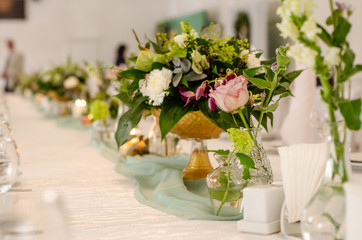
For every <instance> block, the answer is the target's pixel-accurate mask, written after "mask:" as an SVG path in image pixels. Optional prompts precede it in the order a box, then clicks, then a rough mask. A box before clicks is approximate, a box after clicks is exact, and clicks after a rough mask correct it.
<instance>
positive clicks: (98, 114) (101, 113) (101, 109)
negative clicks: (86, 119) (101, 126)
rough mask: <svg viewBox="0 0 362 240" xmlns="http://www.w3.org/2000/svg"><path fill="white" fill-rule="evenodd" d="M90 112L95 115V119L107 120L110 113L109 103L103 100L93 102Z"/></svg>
mask: <svg viewBox="0 0 362 240" xmlns="http://www.w3.org/2000/svg"><path fill="white" fill-rule="evenodd" d="M89 112H90V113H91V114H92V115H93V119H94V120H106V119H107V118H108V117H109V115H110V112H109V107H108V104H107V103H106V102H105V101H102V100H95V101H94V102H92V103H91V105H90V106H89Z"/></svg>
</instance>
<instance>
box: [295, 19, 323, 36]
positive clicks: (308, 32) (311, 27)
mask: <svg viewBox="0 0 362 240" xmlns="http://www.w3.org/2000/svg"><path fill="white" fill-rule="evenodd" d="M300 30H301V31H302V32H303V33H304V34H305V36H306V37H307V38H308V39H309V40H312V41H315V40H316V36H317V34H319V33H321V32H322V30H321V29H320V28H318V27H317V23H316V20H315V16H311V17H309V18H308V19H307V21H305V22H304V23H303V26H302V27H301V29H300Z"/></svg>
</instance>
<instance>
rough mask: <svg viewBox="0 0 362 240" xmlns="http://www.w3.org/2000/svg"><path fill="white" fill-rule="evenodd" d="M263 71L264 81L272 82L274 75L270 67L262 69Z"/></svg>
mask: <svg viewBox="0 0 362 240" xmlns="http://www.w3.org/2000/svg"><path fill="white" fill-rule="evenodd" d="M264 71H265V79H266V80H268V81H269V82H273V80H274V75H275V73H274V71H273V70H272V69H271V68H270V67H264Z"/></svg>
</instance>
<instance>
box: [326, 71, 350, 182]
mask: <svg viewBox="0 0 362 240" xmlns="http://www.w3.org/2000/svg"><path fill="white" fill-rule="evenodd" d="M321 83H322V85H323V89H324V99H326V103H327V105H328V114H329V118H330V133H331V135H332V137H333V144H334V147H335V153H336V161H337V162H336V163H337V166H338V167H337V169H334V173H333V177H334V175H335V174H339V175H340V177H341V180H342V183H344V182H347V181H348V177H347V172H346V167H345V164H344V160H345V159H344V143H345V140H344V139H343V140H340V136H339V133H338V125H337V121H336V116H335V113H334V111H335V108H334V103H333V96H332V87H331V85H330V84H329V78H328V76H325V75H321ZM336 84H337V83H336Z"/></svg>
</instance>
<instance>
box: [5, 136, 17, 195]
mask: <svg viewBox="0 0 362 240" xmlns="http://www.w3.org/2000/svg"><path fill="white" fill-rule="evenodd" d="M18 167H19V155H18V152H17V147H16V144H15V142H14V141H13V140H11V139H7V138H4V137H0V193H4V192H7V191H8V190H9V189H10V188H11V187H12V186H13V184H14V183H15V180H16V177H17V174H18Z"/></svg>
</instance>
